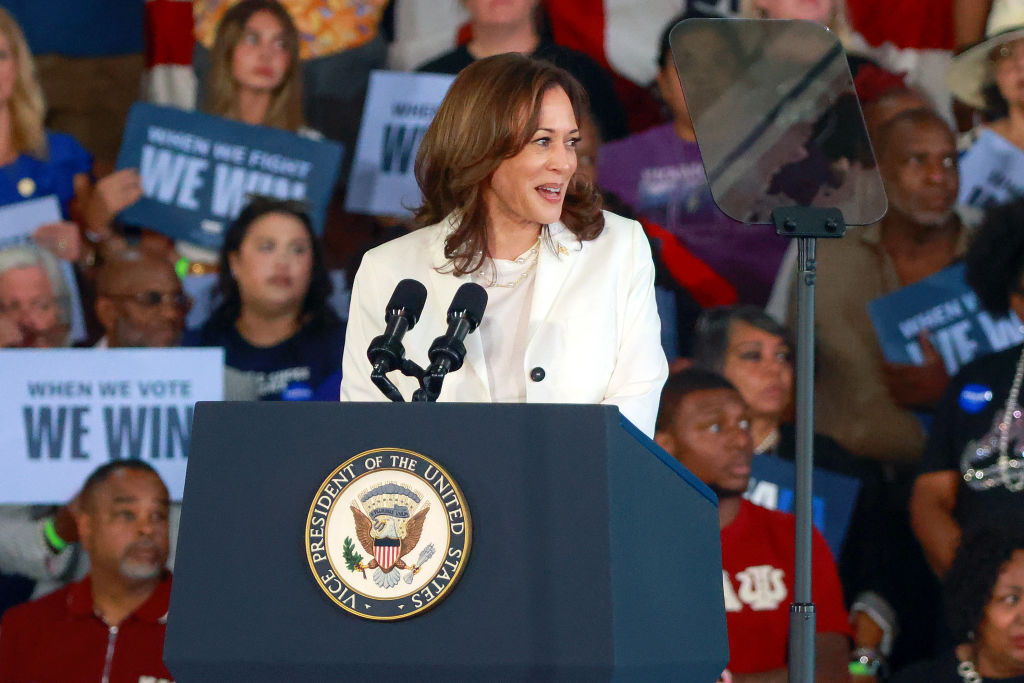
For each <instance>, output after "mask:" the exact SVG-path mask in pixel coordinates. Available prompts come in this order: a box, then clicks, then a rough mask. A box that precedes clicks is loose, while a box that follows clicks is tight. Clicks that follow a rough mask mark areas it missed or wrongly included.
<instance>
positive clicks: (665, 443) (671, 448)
mask: <svg viewBox="0 0 1024 683" xmlns="http://www.w3.org/2000/svg"><path fill="white" fill-rule="evenodd" d="M654 443H656V444H658V445H659V446H661V447H662V448H664V449H665V450H666V451H668V453H669V455H671V456H672V457H675V455H676V453H675V450H676V440H675V438H674V437H673V436H672V435H671V434H669V433H668V432H654Z"/></svg>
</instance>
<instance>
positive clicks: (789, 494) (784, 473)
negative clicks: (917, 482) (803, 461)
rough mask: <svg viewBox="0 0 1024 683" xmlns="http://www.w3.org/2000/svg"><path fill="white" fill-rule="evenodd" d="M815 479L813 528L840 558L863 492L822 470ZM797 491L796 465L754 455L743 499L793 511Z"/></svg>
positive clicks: (856, 484) (853, 481)
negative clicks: (859, 496) (854, 507)
mask: <svg viewBox="0 0 1024 683" xmlns="http://www.w3.org/2000/svg"><path fill="white" fill-rule="evenodd" d="M813 479H814V481H813V487H814V495H813V498H812V500H811V507H812V511H813V514H814V526H815V528H816V529H817V530H818V531H819V532H820V533H821V535H822V536H824V537H825V542H826V543H828V547H829V549H830V550H831V551H832V554H833V555H834V556H836V557H839V552H840V550H842V547H843V539H845V538H846V530H847V529H848V528H849V526H850V516H851V515H852V514H853V506H854V505H855V504H856V502H857V494H858V493H859V492H860V482H859V481H857V480H856V479H854V478H853V477H847V476H846V475H843V474H838V473H836V472H831V471H829V470H824V469H821V468H820V467H815V468H814V474H813ZM795 489H796V465H794V464H793V463H792V462H790V461H788V460H783V459H782V458H779V457H777V456H774V455H764V454H761V455H755V456H754V460H753V462H752V463H751V472H750V484H748V486H747V492H746V493H745V494H743V497H744V498H746V499H747V500H749V501H750V502H751V503H755V504H757V505H760V506H761V507H765V508H768V509H769V510H781V511H782V512H793V498H794V491H795Z"/></svg>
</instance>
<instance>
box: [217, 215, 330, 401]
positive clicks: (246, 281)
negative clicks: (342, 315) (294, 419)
mask: <svg viewBox="0 0 1024 683" xmlns="http://www.w3.org/2000/svg"><path fill="white" fill-rule="evenodd" d="M218 276H219V278H220V279H219V282H218V292H217V294H218V296H219V304H218V306H217V307H216V308H215V309H214V311H213V314H212V315H211V316H210V320H209V321H208V322H207V323H206V324H205V325H204V326H203V328H202V330H201V332H200V333H199V345H200V346H222V347H224V363H225V365H227V367H228V368H231V369H232V370H233V371H234V373H228V377H229V378H230V379H231V381H232V382H235V383H247V384H248V385H251V386H250V389H251V391H250V392H248V393H249V394H250V395H251V396H252V397H253V398H258V399H260V400H280V399H284V400H292V401H295V400H299V401H301V400H309V399H313V398H318V397H319V396H320V395H321V393H323V394H324V395H326V396H329V397H330V399H331V400H336V398H335V397H336V396H337V395H338V387H339V384H340V371H341V351H342V348H343V347H344V344H345V326H344V324H343V323H342V322H341V321H340V320H339V319H338V316H337V315H335V314H334V311H333V310H332V309H331V307H330V305H329V304H328V302H327V299H328V297H329V296H330V293H331V282H330V279H329V277H328V275H327V269H326V267H325V266H324V262H323V258H322V256H321V252H320V245H319V243H318V241H317V239H316V237H315V235H314V234H313V228H312V224H311V223H310V221H309V216H307V215H306V213H305V211H304V210H303V209H302V207H300V206H299V205H297V204H296V203H295V202H289V201H282V200H279V199H271V198H269V197H254V198H253V199H252V201H251V202H250V203H249V205H248V206H246V207H245V208H244V209H242V212H241V213H240V214H239V216H238V218H237V219H235V221H234V223H232V224H231V227H229V228H228V230H227V233H225V235H224V245H223V246H222V247H221V251H220V263H219V275H218ZM325 384H329V385H330V386H329V387H328V388H326V389H325V388H324V386H325Z"/></svg>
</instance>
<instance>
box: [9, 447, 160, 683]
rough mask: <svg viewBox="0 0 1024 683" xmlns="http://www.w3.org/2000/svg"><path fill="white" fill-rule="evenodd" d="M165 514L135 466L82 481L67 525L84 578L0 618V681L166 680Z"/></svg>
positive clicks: (142, 469) (113, 466)
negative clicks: (85, 567) (81, 552)
mask: <svg viewBox="0 0 1024 683" xmlns="http://www.w3.org/2000/svg"><path fill="white" fill-rule="evenodd" d="M168 510H169V500H168V494H167V488H166V487H165V486H164V483H163V481H161V479H160V476H159V475H158V474H157V473H156V472H155V471H154V470H153V468H152V467H150V466H149V465H147V464H145V463H144V462H142V461H138V460H116V461H112V462H110V463H107V464H106V465H103V466H102V467H100V468H99V469H97V470H96V471H95V472H93V473H92V474H91V475H90V476H89V478H88V479H87V480H86V482H85V485H84V486H83V487H82V492H81V493H80V494H79V496H78V499H77V503H76V510H75V521H76V523H77V526H78V534H79V537H80V539H81V543H82V547H83V548H84V549H85V550H86V551H87V552H88V553H89V559H90V561H91V569H90V572H89V574H88V575H87V576H86V577H85V578H84V579H82V580H81V581H78V582H76V583H73V584H70V585H68V586H66V587H65V588H62V589H60V590H58V591H56V592H55V593H51V594H50V595H47V596H46V597H44V598H41V599H39V600H36V601H34V602H29V603H26V604H24V605H19V606H17V607H13V608H11V609H10V610H8V611H7V612H6V613H5V614H4V617H3V622H2V624H0V682H3V683H7V682H8V681H28V680H31V681H40V682H48V681H53V682H57V681H69V680H86V679H88V680H103V681H107V680H110V681H137V680H147V681H152V682H153V683H158V682H160V681H170V680H171V674H170V672H168V671H167V668H166V667H165V666H164V664H163V644H164V634H165V631H166V628H167V626H166V624H167V607H168V601H169V599H170V594H171V575H170V573H169V572H168V571H167V570H166V569H165V566H166V563H167V553H168V547H169V541H168V522H167V519H168Z"/></svg>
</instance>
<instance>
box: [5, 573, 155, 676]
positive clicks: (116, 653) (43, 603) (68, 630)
mask: <svg viewBox="0 0 1024 683" xmlns="http://www.w3.org/2000/svg"><path fill="white" fill-rule="evenodd" d="M170 597H171V576H170V574H167V575H166V576H165V577H164V579H163V580H162V581H161V582H160V583H159V584H158V585H157V587H156V590H155V591H153V594H152V595H151V596H149V599H148V600H146V602H144V603H142V605H141V606H140V607H139V608H138V609H136V610H135V611H134V612H132V613H131V614H130V615H128V617H126V618H125V620H124V621H122V622H121V623H120V624H118V625H117V626H113V627H108V626H107V624H106V623H105V622H104V621H103V620H102V619H101V618H100V617H98V616H96V613H95V612H94V611H93V604H92V583H91V581H90V578H89V577H88V576H87V577H85V578H84V579H82V580H81V581H79V582H77V583H73V584H71V585H69V586H65V587H64V588H62V589H60V590H58V591H56V592H54V593H51V594H50V595H47V596H45V597H43V598H40V599H39V600H35V601H33V602H28V603H25V604H23V605H18V606H17V607H12V608H11V609H9V610H7V612H6V613H5V614H4V617H3V621H2V622H0V683H29V682H30V681H31V682H33V683H51V682H52V683H77V682H79V681H81V682H82V683H85V682H86V681H88V682H89V683H99V682H100V681H101V680H103V675H104V672H105V671H106V672H107V673H108V674H109V677H108V678H107V680H108V681H109V683H140V681H146V683H163V682H165V681H171V680H172V679H171V674H170V672H169V671H168V670H167V667H166V666H164V662H163V651H164V633H165V632H166V630H167V604H168V601H169V600H170Z"/></svg>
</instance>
